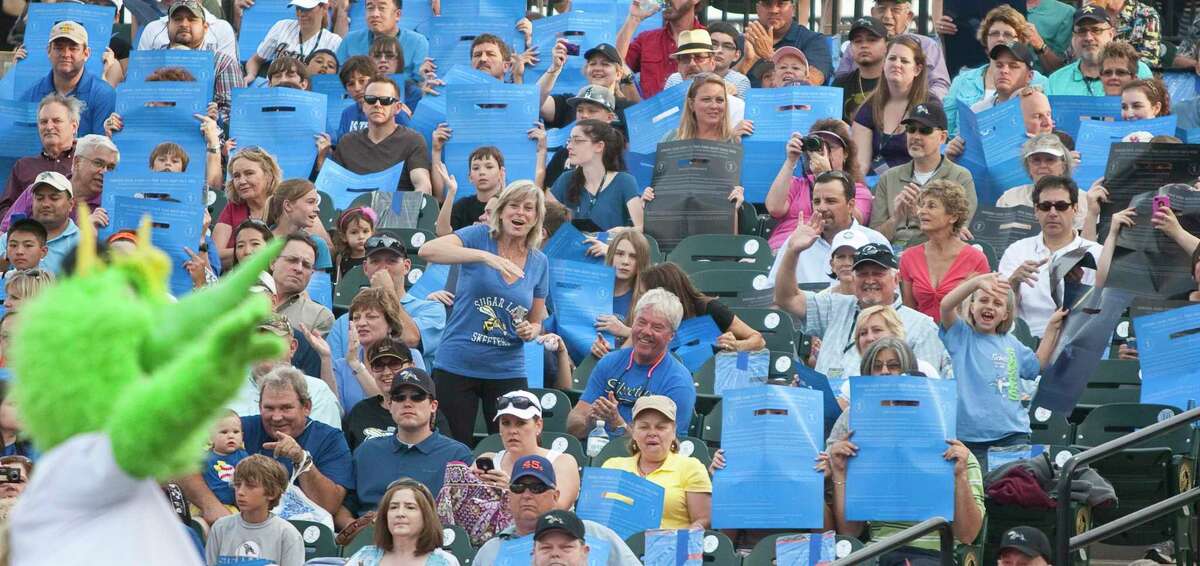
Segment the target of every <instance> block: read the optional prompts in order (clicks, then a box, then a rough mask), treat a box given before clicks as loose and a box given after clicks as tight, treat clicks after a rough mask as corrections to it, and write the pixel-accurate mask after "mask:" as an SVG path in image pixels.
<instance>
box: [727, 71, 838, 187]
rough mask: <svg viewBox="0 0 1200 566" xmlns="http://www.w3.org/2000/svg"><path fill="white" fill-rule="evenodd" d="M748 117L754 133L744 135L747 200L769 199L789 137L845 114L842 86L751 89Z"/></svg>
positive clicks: (747, 110)
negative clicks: (843, 111)
mask: <svg viewBox="0 0 1200 566" xmlns="http://www.w3.org/2000/svg"><path fill="white" fill-rule="evenodd" d="M744 96H745V99H746V120H749V121H751V122H753V123H754V134H753V135H750V136H747V137H746V138H744V139H742V147H744V148H745V149H746V151H745V152H744V153H743V154H742V186H743V187H745V189H746V195H745V197H746V201H747V202H765V201H766V200H767V192H768V191H769V190H770V189H771V182H772V181H774V180H775V176H776V174H778V173H779V164H780V163H781V162H782V161H783V158H784V155H785V149H786V147H787V142H788V139H790V138H791V137H792V134H793V133H800V134H807V133H808V130H809V128H811V127H812V125H813V123H814V122H816V121H817V120H820V119H822V118H840V117H841V116H842V89H841V88H840V87H827V86H789V87H783V88H770V89H758V88H756V89H751V90H750V92H748V93H745V94H744Z"/></svg>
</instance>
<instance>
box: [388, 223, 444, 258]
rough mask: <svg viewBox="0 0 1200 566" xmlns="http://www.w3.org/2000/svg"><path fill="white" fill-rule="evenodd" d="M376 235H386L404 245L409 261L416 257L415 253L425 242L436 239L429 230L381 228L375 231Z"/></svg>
mask: <svg viewBox="0 0 1200 566" xmlns="http://www.w3.org/2000/svg"><path fill="white" fill-rule="evenodd" d="M375 233H376V234H388V235H390V236H392V237H393V238H396V239H397V240H400V242H401V243H402V244H404V249H405V250H407V251H408V257H409V259H413V258H416V257H417V251H419V250H420V249H421V246H423V245H425V242H429V241H432V240H433V239H434V238H436V237H437V235H436V234H434V233H433V232H432V231H430V230H421V229H418V228H382V229H379V230H376V231H375Z"/></svg>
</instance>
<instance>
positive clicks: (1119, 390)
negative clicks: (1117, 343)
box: [1070, 360, 1142, 423]
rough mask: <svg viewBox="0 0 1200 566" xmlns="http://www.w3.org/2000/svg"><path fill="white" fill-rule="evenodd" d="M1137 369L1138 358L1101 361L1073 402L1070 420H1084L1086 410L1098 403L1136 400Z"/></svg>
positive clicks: (1138, 389) (1138, 393)
mask: <svg viewBox="0 0 1200 566" xmlns="http://www.w3.org/2000/svg"><path fill="white" fill-rule="evenodd" d="M1139 368H1140V366H1139V365H1138V361H1137V360H1100V365H1098V366H1096V371H1095V372H1094V373H1092V375H1091V377H1089V378H1088V382H1087V385H1086V386H1085V387H1084V390H1083V393H1082V394H1081V395H1080V396H1079V401H1077V402H1076V403H1075V411H1074V412H1073V413H1072V416H1071V419H1070V420H1071V421H1072V422H1076V423H1078V422H1083V420H1085V418H1086V417H1087V414H1088V412H1089V411H1091V410H1092V409H1095V408H1096V407H1099V406H1101V405H1109V404H1112V403H1137V402H1138V401H1139V400H1140V399H1141V396H1142V382H1141V379H1140V378H1139V377H1138V374H1139Z"/></svg>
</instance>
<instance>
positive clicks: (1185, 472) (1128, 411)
mask: <svg viewBox="0 0 1200 566" xmlns="http://www.w3.org/2000/svg"><path fill="white" fill-rule="evenodd" d="M1178 413H1179V410H1178V409H1176V408H1174V407H1169V406H1167V405H1154V404H1140V403H1112V404H1107V405H1101V406H1099V407H1096V408H1094V409H1092V410H1091V412H1089V413H1088V414H1087V417H1086V418H1085V419H1084V420H1083V422H1081V423H1079V426H1077V427H1076V430H1075V444H1077V445H1078V446H1080V447H1094V446H1099V445H1101V444H1103V443H1105V442H1108V441H1110V440H1113V439H1116V438H1119V437H1121V436H1124V435H1126V434H1129V433H1131V432H1133V431H1135V430H1138V429H1141V428H1145V427H1147V426H1150V425H1153V424H1155V423H1157V422H1160V421H1162V420H1165V419H1167V418H1170V417H1172V416H1174V415H1176V414H1178ZM1193 433H1194V431H1193V430H1192V429H1191V428H1190V427H1183V428H1178V429H1175V430H1174V431H1172V432H1169V433H1166V434H1163V435H1160V436H1157V437H1155V438H1151V439H1148V440H1146V441H1145V442H1143V443H1140V444H1137V445H1135V446H1134V447H1132V448H1128V449H1125V450H1124V451H1122V452H1120V453H1118V454H1114V455H1112V456H1109V457H1107V458H1104V459H1102V460H1099V461H1097V462H1093V463H1092V465H1091V466H1092V468H1094V469H1095V470H1096V471H1097V472H1099V473H1100V475H1101V476H1103V477H1104V479H1106V480H1108V481H1109V482H1111V483H1112V485H1113V489H1114V490H1115V491H1116V494H1117V498H1118V500H1119V503H1118V505H1117V506H1116V507H1107V508H1097V509H1095V510H1094V519H1095V522H1096V524H1097V525H1103V524H1105V523H1108V522H1110V521H1113V520H1115V519H1118V518H1120V517H1123V516H1125V515H1128V514H1129V513H1132V512H1133V511H1136V510H1138V509H1142V508H1145V507H1147V506H1149V505H1151V504H1153V503H1156V502H1159V501H1162V500H1164V499H1167V498H1168V497H1171V496H1174V495H1177V494H1179V493H1181V492H1183V491H1186V490H1187V489H1189V488H1190V487H1191V486H1192V483H1193V481H1192V477H1193V474H1194V472H1195V451H1194V446H1193V438H1192V435H1193ZM1187 521H1188V513H1186V512H1184V513H1173V514H1171V515H1166V516H1164V517H1160V518H1158V519H1155V520H1153V521H1150V522H1149V523H1145V524H1143V525H1141V526H1138V527H1135V528H1133V529H1131V530H1128V531H1126V532H1124V533H1120V534H1118V535H1115V536H1113V537H1111V538H1109V539H1107V540H1105V544H1112V545H1120V546H1143V545H1149V544H1154V543H1158V542H1161V541H1164V540H1174V541H1175V548H1176V551H1177V553H1178V552H1184V551H1188V550H1189V549H1190V548H1191V544H1192V543H1193V542H1194V541H1191V540H1190V537H1189V536H1188V530H1189V529H1188V527H1187ZM1176 558H1177V561H1178V562H1179V563H1184V560H1183V556H1182V555H1180V554H1177V556H1176Z"/></svg>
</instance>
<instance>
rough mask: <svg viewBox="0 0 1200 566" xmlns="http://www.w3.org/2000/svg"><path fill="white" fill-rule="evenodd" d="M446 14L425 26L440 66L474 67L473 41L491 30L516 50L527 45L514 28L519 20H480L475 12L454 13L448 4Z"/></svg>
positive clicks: (430, 49)
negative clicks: (472, 62)
mask: <svg viewBox="0 0 1200 566" xmlns="http://www.w3.org/2000/svg"><path fill="white" fill-rule="evenodd" d="M442 14H448V15H442V16H438V17H436V18H432V19H430V20H429V21H427V22H426V23H425V26H424V27H423V28H421V30H419V31H422V32H423V33H425V36H426V37H427V38H429V56H430V57H431V58H433V60H434V61H436V62H437V65H438V67H440V68H443V69H449V68H451V67H453V66H455V65H463V66H466V67H470V66H471V43H472V42H474V41H475V38H476V37H479V36H480V35H483V34H485V33H490V34H492V35H495V36H497V37H499V38H500V39H501V40H503V41H504V43H506V44H507V45H508V46H509V49H515V50H516V51H518V52H520V51H524V49H516V47H517V46H518V45H519V46H521V47H524V45H525V40H524V37H523V36H521V34H520V33H519V32H517V31H516V29H515V28H514V26H515V24H516V20H513V21H501V20H498V19H480V18H479V17H478V16H475V15H472V14H464V13H461V12H453V11H451V10H448V9H447V8H446V7H445V6H443V7H442Z"/></svg>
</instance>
